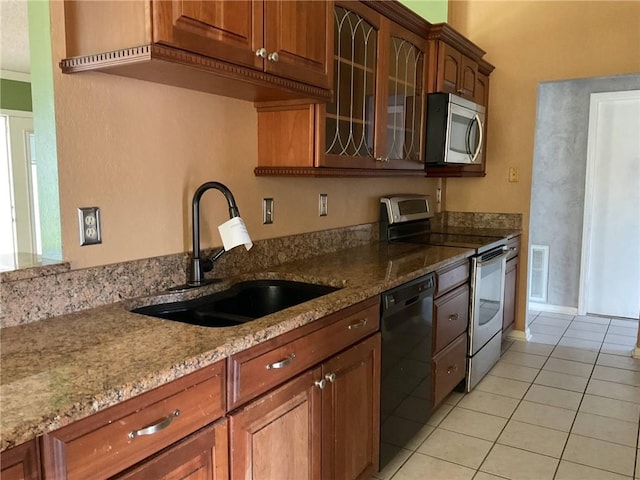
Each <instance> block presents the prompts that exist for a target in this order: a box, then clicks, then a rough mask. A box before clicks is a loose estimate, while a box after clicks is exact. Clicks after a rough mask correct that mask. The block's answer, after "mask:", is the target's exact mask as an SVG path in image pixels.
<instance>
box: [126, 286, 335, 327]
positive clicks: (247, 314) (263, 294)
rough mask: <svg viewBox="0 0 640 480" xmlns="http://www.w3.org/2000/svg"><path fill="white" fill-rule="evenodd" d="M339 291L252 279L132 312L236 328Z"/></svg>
mask: <svg viewBox="0 0 640 480" xmlns="http://www.w3.org/2000/svg"><path fill="white" fill-rule="evenodd" d="M338 289H339V288H337V287H331V286H328V285H316V284H311V283H302V282H294V281H290V280H250V281H246V282H240V283H237V284H235V285H234V286H233V287H231V288H230V289H228V290H224V291H222V292H217V293H214V294H211V295H206V296H204V297H200V298H196V299H193V300H185V301H181V302H171V303H161V304H157V305H149V306H146V307H141V308H136V309H134V310H132V312H134V313H140V314H143V315H149V316H152V317H158V318H164V319H167V320H175V321H177V322H183V323H189V324H192V325H200V326H204V327H232V326H236V325H241V324H243V323H246V322H250V321H251V320H254V319H256V318H260V317H264V316H266V315H269V314H271V313H275V312H279V311H280V310H284V309H285V308H289V307H292V306H294V305H298V304H300V303H304V302H308V301H309V300H313V299H314V298H318V297H321V296H322V295H326V294H328V293H331V292H334V291H336V290H338Z"/></svg>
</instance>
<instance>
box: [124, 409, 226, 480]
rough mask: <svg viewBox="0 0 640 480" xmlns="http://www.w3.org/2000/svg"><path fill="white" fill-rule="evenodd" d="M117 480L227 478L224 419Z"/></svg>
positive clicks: (200, 479)
mask: <svg viewBox="0 0 640 480" xmlns="http://www.w3.org/2000/svg"><path fill="white" fill-rule="evenodd" d="M115 478H117V479H118V480H148V479H154V480H228V478H229V446H228V428H227V420H226V419H223V420H220V421H218V422H216V423H214V424H213V425H211V426H209V427H206V428H204V429H203V430H201V431H199V432H196V433H194V434H193V435H191V436H190V437H188V438H186V439H184V440H182V441H180V442H178V443H177V444H176V445H172V446H171V447H169V448H168V449H166V450H164V451H163V452H161V453H160V454H158V455H156V456H154V457H153V458H151V459H149V460H147V461H145V462H144V463H142V464H141V465H138V466H137V467H135V468H133V469H131V470H130V471H128V472H127V473H125V474H122V475H118V476H116V477H115Z"/></svg>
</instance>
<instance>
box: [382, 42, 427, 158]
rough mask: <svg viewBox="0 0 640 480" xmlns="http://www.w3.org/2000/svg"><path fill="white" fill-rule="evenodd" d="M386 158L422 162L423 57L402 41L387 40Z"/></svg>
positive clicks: (408, 43)
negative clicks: (388, 53) (388, 50)
mask: <svg viewBox="0 0 640 480" xmlns="http://www.w3.org/2000/svg"><path fill="white" fill-rule="evenodd" d="M389 48H390V55H389V76H388V83H387V85H388V87H387V90H388V91H387V99H388V102H387V118H386V152H385V154H386V157H387V158H386V159H387V160H388V161H392V160H403V161H407V162H414V163H418V164H419V165H420V166H421V164H422V162H423V149H422V138H423V131H424V128H423V118H424V117H423V115H424V112H423V109H424V79H425V75H424V62H425V54H424V52H423V51H422V50H421V49H420V48H418V47H417V46H416V45H414V44H413V43H411V42H410V41H408V40H406V39H405V38H402V37H398V36H394V35H392V36H391V37H390V41H389Z"/></svg>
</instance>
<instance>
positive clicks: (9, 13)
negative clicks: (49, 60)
mask: <svg viewBox="0 0 640 480" xmlns="http://www.w3.org/2000/svg"><path fill="white" fill-rule="evenodd" d="M0 69H1V70H8V71H12V72H21V73H30V72H31V66H30V65H29V20H28V17H27V0H0Z"/></svg>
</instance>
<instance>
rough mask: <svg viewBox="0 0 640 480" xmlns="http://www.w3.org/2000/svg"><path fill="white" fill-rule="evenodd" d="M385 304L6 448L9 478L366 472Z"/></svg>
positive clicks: (343, 479)
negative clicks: (381, 316) (381, 323)
mask: <svg viewBox="0 0 640 480" xmlns="http://www.w3.org/2000/svg"><path fill="white" fill-rule="evenodd" d="M379 309H380V303H379V297H377V296H376V297H373V298H370V299H367V300H365V301H363V302H360V303H358V304H355V305H352V306H349V307H347V308H345V309H343V310H340V311H338V312H335V313H333V314H331V315H328V316H326V317H324V318H321V319H319V320H317V321H316V322H311V323H309V324H307V325H304V326H302V327H299V328H297V329H294V330H292V331H290V332H287V333H285V334H282V335H280V336H277V337H275V338H272V339H270V340H268V341H265V342H262V343H260V344H258V345H255V346H253V347H251V348H249V349H247V350H244V351H241V352H238V353H236V354H234V355H232V356H231V357H229V358H228V359H225V360H221V361H219V362H217V363H215V364H213V365H209V366H207V367H204V368H202V369H200V370H198V371H196V372H194V373H191V374H189V375H185V376H184V377H182V378H179V379H177V380H174V381H172V382H170V383H167V384H166V385H163V386H161V387H158V388H156V389H154V390H151V391H149V392H146V393H143V394H141V395H139V396H136V397H133V398H131V399H129V400H126V401H124V402H122V403H120V404H117V405H115V406H112V407H110V408H107V409H106V410H103V411H101V412H98V413H96V414H94V415H91V416H89V417H86V418H84V419H82V420H78V421H76V422H72V423H71V424H69V425H66V426H64V427H62V428H59V429H57V430H54V431H52V432H49V433H47V434H45V435H43V436H42V437H40V438H38V439H34V440H33V441H31V442H28V443H25V444H23V445H20V446H18V447H14V448H12V449H10V450H7V451H5V452H3V453H2V457H1V460H2V464H1V473H2V478H3V479H7V480H23V479H24V480H39V479H40V478H43V479H45V480H49V479H52V480H85V479H91V480H103V479H104V480H107V479H118V480H147V479H153V480H157V479H163V480H169V479H171V480H182V479H183V480H187V479H188V480H228V479H229V478H233V479H244V480H276V479H277V480H280V479H283V480H284V479H302V478H304V479H315V480H320V479H326V480H356V479H368V478H370V477H371V476H372V475H373V474H374V473H375V472H376V471H377V469H378V464H379V441H380V438H379V430H380V352H381V340H380V333H379V325H380V313H379ZM227 372H229V377H227ZM227 399H228V402H227ZM225 414H226V415H225Z"/></svg>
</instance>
